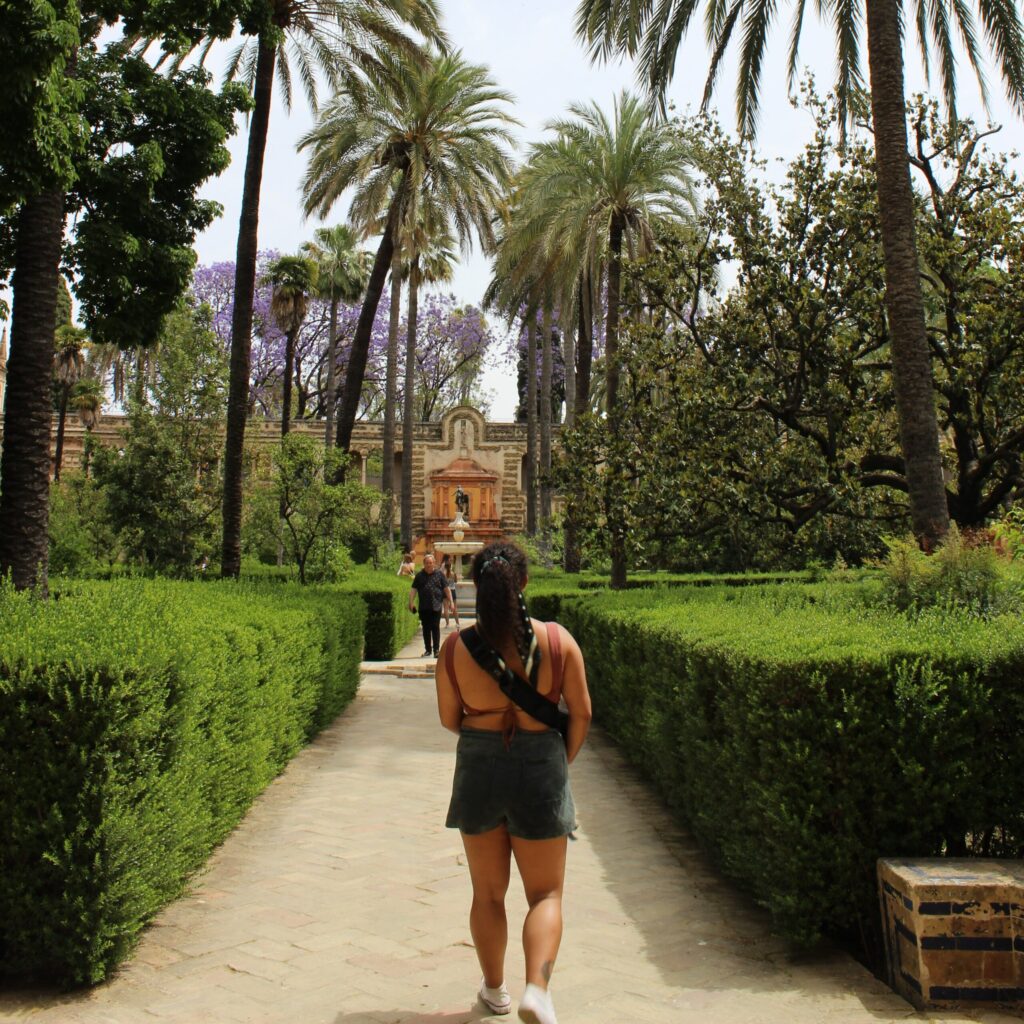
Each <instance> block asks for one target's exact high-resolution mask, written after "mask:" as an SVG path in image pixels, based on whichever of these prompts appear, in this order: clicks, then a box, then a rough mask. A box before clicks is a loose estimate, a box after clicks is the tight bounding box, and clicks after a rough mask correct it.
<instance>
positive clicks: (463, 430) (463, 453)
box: [459, 419, 476, 459]
mask: <svg viewBox="0 0 1024 1024" xmlns="http://www.w3.org/2000/svg"><path fill="white" fill-rule="evenodd" d="M467 427H468V428H469V429H468V431H467ZM467 433H468V435H469V436H468V438H467ZM475 443H476V430H475V429H474V427H473V424H472V422H470V420H468V419H461V420H459V456H460V457H461V458H463V459H465V458H468V457H469V452H470V449H471V448H472V447H473V445H474V444H475Z"/></svg>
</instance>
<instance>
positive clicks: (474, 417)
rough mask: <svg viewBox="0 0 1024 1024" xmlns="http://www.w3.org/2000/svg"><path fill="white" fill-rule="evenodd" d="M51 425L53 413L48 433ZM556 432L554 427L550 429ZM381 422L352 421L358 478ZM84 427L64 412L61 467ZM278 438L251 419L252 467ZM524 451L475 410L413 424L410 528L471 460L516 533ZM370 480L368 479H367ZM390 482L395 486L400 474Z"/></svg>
mask: <svg viewBox="0 0 1024 1024" xmlns="http://www.w3.org/2000/svg"><path fill="white" fill-rule="evenodd" d="M126 423H127V421H126V418H125V417H123V416H104V417H103V418H102V419H101V420H100V422H99V424H98V425H97V426H96V428H95V429H94V430H93V431H92V436H93V439H94V441H95V443H97V444H102V445H109V446H113V447H117V446H119V445H120V444H121V440H122V437H123V435H124V430H125V427H126ZM292 429H293V430H294V431H295V432H296V433H304V434H309V435H311V436H313V437H319V438H322V437H323V432H324V425H323V423H322V422H321V421H319V420H298V421H296V422H294V423H293V425H292ZM56 432H57V424H56V418H54V425H53V434H54V439H55V438H56ZM555 432H556V435H557V428H556V429H555ZM383 435H384V425H383V424H382V423H363V422H358V423H356V425H355V430H354V432H353V436H352V451H353V454H354V455H355V456H356V457H357V460H358V465H357V466H356V467H354V468H356V469H358V472H359V474H360V477H361V479H362V480H363V482H364V483H365V482H367V477H366V470H367V460H368V459H369V458H370V457H371V456H373V455H375V454H377V455H379V454H380V452H381V448H382V446H383ZM398 435H399V436H398V437H397V438H396V439H395V449H396V463H397V462H398V460H400V459H401V458H402V457H403V454H404V453H403V452H402V439H401V430H399V431H398ZM85 437H86V431H85V429H84V428H83V427H82V425H81V424H80V423H79V422H78V418H77V417H76V416H73V415H71V416H69V417H68V419H67V425H66V427H65V433H64V458H63V470H65V471H67V470H75V469H78V468H80V467H81V465H82V451H83V446H84V442H85ZM280 437H281V424H280V422H279V421H277V420H251V421H250V422H249V424H248V427H247V428H246V434H245V438H246V445H247V447H248V448H249V450H250V452H251V454H252V459H253V466H254V472H255V473H256V474H257V475H261V476H262V475H268V474H269V472H270V462H271V453H272V449H273V446H274V445H275V444H277V443H278V441H279V440H280ZM2 438H3V419H2V417H0V440H2ZM525 455H526V424H520V423H488V422H487V421H486V420H485V419H484V417H483V416H482V415H481V414H480V412H479V411H478V410H477V409H474V408H472V407H470V406H459V407H458V408H456V409H452V410H451V411H450V412H448V413H446V414H445V416H444V417H443V418H442V419H441V421H440V422H438V423H417V424H415V426H414V428H413V453H412V457H413V463H412V486H413V509H414V517H415V519H414V523H413V530H414V533H415V534H416V536H422V535H423V534H424V532H425V530H426V525H427V518H428V516H429V513H430V508H431V502H432V493H431V484H430V474H431V473H433V472H436V471H438V470H443V469H445V468H446V467H448V466H449V465H450V464H451V463H452V462H453V461H455V460H456V459H458V458H460V456H461V457H463V458H469V459H472V460H473V461H474V462H475V463H477V464H478V465H479V466H480V467H482V468H483V469H485V470H487V471H488V472H491V473H494V474H496V475H497V477H498V481H497V484H496V485H495V491H494V499H495V504H496V506H497V512H498V516H499V518H500V521H501V527H502V529H503V530H504V531H505V532H506V533H509V534H514V533H522V532H523V530H524V529H525V527H526V497H525V494H524V493H523V475H522V465H523V459H524V457H525ZM371 482H372V481H371ZM395 482H396V485H397V486H401V482H400V473H399V472H397V471H396V473H395Z"/></svg>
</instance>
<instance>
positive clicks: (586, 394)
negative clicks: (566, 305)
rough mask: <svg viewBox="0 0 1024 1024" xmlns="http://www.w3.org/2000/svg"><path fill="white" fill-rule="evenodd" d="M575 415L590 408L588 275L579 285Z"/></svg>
mask: <svg viewBox="0 0 1024 1024" xmlns="http://www.w3.org/2000/svg"><path fill="white" fill-rule="evenodd" d="M576 359H577V362H576V415H577V416H584V415H586V413H587V410H589V408H590V375H591V371H592V369H593V364H594V300H593V285H592V283H591V281H590V275H589V274H587V275H584V278H583V281H582V283H581V284H580V338H579V345H578V346H577V351H576Z"/></svg>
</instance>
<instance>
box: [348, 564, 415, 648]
mask: <svg viewBox="0 0 1024 1024" xmlns="http://www.w3.org/2000/svg"><path fill="white" fill-rule="evenodd" d="M338 589H339V590H341V591H342V592H344V593H350V594H358V595H359V596H360V597H361V598H362V599H363V601H364V602H365V604H366V612H367V616H366V653H365V655H364V656H365V657H366V658H367V659H368V660H370V661H388V660H389V659H391V658H393V657H394V656H395V655H396V654H397V653H398V652H399V651H400V650H401V649H402V648H403V647H404V646H405V645H406V644H407V643H408V642H409V641H410V640H411V639H412V638H413V636H414V635H415V634H416V630H417V629H418V628H419V620H418V619H417V618H416V617H415V616H413V615H410V614H409V604H408V602H409V580H408V579H407V578H403V577H401V576H396V575H395V574H394V573H390V572H387V571H385V570H380V571H376V572H375V571H374V570H372V569H359V570H357V571H356V572H353V573H352V575H351V576H350V577H349V578H348V579H346V580H345V581H344V583H341V584H339V585H338Z"/></svg>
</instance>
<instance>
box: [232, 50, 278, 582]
mask: <svg viewBox="0 0 1024 1024" xmlns="http://www.w3.org/2000/svg"><path fill="white" fill-rule="evenodd" d="M276 59H277V50H276V49H275V48H274V47H273V46H269V45H267V44H266V43H265V42H263V41H262V40H261V41H260V47H259V55H258V57H257V60H256V84H255V90H254V93H255V106H254V108H253V112H252V120H251V121H250V123H249V150H248V153H247V154H246V160H245V184H244V186H243V188H242V213H241V216H240V217H239V219H238V245H237V248H236V252H235V291H234V308H233V309H232V312H231V362H230V369H229V381H228V411H227V423H226V425H225V436H224V503H223V513H224V527H223V539H222V542H221V556H220V561H221V569H220V571H221V576H224V577H229V576H234V577H237V576H238V575H239V573H240V572H241V569H242V469H243V465H242V462H243V456H244V450H245V421H246V418H247V416H248V412H249V370H250V363H251V354H252V352H251V350H252V304H253V294H254V292H255V288H256V257H257V252H258V247H259V239H258V229H259V219H260V186H261V184H262V182H263V156H264V153H265V152H266V148H267V132H268V130H269V128H270V102H271V96H272V93H273V88H274V64H275V61H276Z"/></svg>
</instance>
